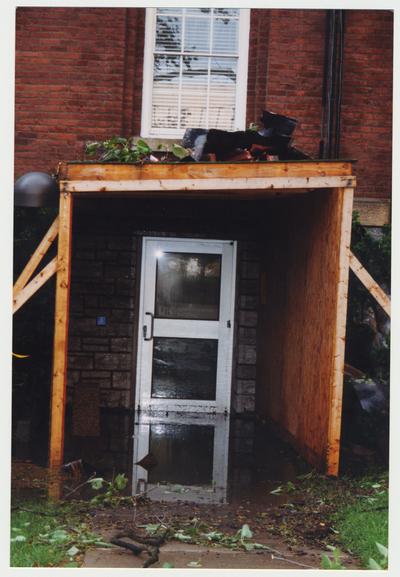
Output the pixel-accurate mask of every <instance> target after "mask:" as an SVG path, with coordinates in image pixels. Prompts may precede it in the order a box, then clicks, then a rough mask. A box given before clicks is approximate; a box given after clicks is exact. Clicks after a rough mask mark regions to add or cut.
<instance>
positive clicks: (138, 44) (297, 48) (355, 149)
mask: <svg viewBox="0 0 400 577" xmlns="http://www.w3.org/2000/svg"><path fill="white" fill-rule="evenodd" d="M144 21H145V11H144V9H143V8H66V7H63V8H55V7H53V8H31V7H21V8H18V9H17V29H16V99H15V114H16V116H15V121H16V134H15V137H16V140H15V173H16V176H20V175H21V174H23V173H24V172H27V171H29V170H45V171H50V170H53V169H54V168H55V167H56V165H57V163H58V162H59V161H61V160H74V159H81V158H82V155H83V146H84V142H85V141H87V140H93V139H104V138H107V137H109V136H112V135H115V134H123V135H127V136H130V135H132V134H139V133H140V117H141V99H142V75H143V70H142V68H143V46H144ZM325 28H326V12H325V10H266V9H252V12H251V29H250V45H249V50H250V51H249V66H248V87H247V121H248V122H253V121H257V119H258V117H259V115H260V112H261V111H262V110H263V109H264V108H268V109H270V110H273V111H275V112H278V113H283V114H287V115H291V116H294V117H295V118H297V119H298V120H299V123H300V124H299V127H298V129H297V131H296V136H295V143H296V145H298V146H299V147H300V148H303V149H304V150H305V151H306V152H308V153H309V154H311V155H317V154H318V150H319V142H320V138H321V130H320V126H321V121H322V108H321V106H322V93H323V78H324V74H323V64H324V51H325ZM392 35H393V13H392V12H391V11H389V10H346V11H345V44H344V62H343V74H344V76H343V95H342V122H341V129H342V136H341V150H340V156H341V157H342V158H352V159H358V163H357V165H356V171H357V175H358V188H357V191H356V193H357V195H358V196H361V197H365V196H370V197H374V198H389V197H390V193H391V139H392V134H391V115H390V111H391V103H392V67H393V59H392ZM244 97H245V95H244Z"/></svg>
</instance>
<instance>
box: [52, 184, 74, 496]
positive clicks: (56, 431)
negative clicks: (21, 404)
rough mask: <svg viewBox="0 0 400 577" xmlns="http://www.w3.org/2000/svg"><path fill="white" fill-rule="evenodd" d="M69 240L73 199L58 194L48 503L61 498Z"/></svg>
mask: <svg viewBox="0 0 400 577" xmlns="http://www.w3.org/2000/svg"><path fill="white" fill-rule="evenodd" d="M71 240H72V196H71V194H68V193H61V195H60V211H59V234H58V252H57V267H58V270H57V278H56V300H55V316H54V344H53V375H52V392H51V407H50V452H49V469H50V483H49V497H50V498H51V499H59V498H60V497H61V478H60V475H59V472H60V467H61V465H62V461H63V452H64V419H65V397H66V372H67V352H68V320H69V292H70V291H69V289H70V268H71V265H70V261H71Z"/></svg>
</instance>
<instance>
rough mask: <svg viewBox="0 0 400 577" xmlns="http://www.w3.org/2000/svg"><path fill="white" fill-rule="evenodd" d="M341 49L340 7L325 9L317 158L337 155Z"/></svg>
mask: <svg viewBox="0 0 400 577" xmlns="http://www.w3.org/2000/svg"><path fill="white" fill-rule="evenodd" d="M343 52H344V14H343V10H327V11H326V36H325V58H324V81H323V89H322V125H321V141H320V158H338V157H339V152H340V122H341V117H340V112H341V101H342V79H343Z"/></svg>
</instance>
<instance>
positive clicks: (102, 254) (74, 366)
mask: <svg viewBox="0 0 400 577" xmlns="http://www.w3.org/2000/svg"><path fill="white" fill-rule="evenodd" d="M214 236H215V235H214ZM138 244H139V237H138V236H136V235H135V234H134V233H133V232H131V234H128V233H127V232H125V231H123V233H122V234H116V232H115V231H111V230H110V231H108V232H102V233H101V234H100V233H97V234H93V233H92V232H91V231H86V232H85V229H84V227H81V230H79V231H77V233H76V235H75V237H74V246H73V257H72V281H71V303H70V331H69V356H68V383H67V393H68V395H67V396H68V406H69V412H70V413H72V415H71V417H72V421H71V423H70V425H69V428H70V435H69V437H68V439H67V454H68V455H69V456H70V458H71V459H73V458H77V455H76V451H78V452H79V453H80V454H82V451H83V453H85V454H86V453H87V454H88V455H89V457H90V456H92V455H94V454H95V453H96V451H97V450H98V447H101V448H102V449H101V451H100V453H101V454H100V453H99V454H98V455H97V457H96V462H98V463H99V464H100V465H99V466H101V465H103V466H106V467H107V468H109V469H110V468H115V467H116V466H117V464H118V466H119V467H120V470H122V469H121V466H122V464H123V463H124V462H125V461H124V459H125V460H126V459H127V456H128V453H129V451H128V448H129V443H130V429H129V427H131V426H133V408H134V389H135V355H136V350H135V347H134V331H135V323H136V318H135V310H136V309H135V307H136V301H137V299H138V298H139V295H138V294H135V291H136V282H137V275H138V274H140V272H139V271H137V270H136V263H137V251H138ZM258 294H259V260H258V249H257V244H256V243H255V242H252V241H241V242H239V244H238V264H237V293H236V308H237V310H236V322H235V337H236V338H235V340H236V342H235V347H234V366H233V383H232V409H233V413H234V414H244V413H246V414H249V415H253V414H254V411H255V387H256V361H257V359H256V331H257V308H258ZM98 317H105V318H106V325H105V326H99V325H98V324H97V323H96V319H98ZM87 387H89V388H90V387H92V390H93V388H94V390H95V393H96V394H95V396H94V397H93V402H94V403H98V407H97V408H94V409H93V407H92V409H93V410H97V411H98V412H99V413H98V414H99V432H98V433H96V435H97V436H96V435H95V436H94V437H93V438H90V435H88V437H87V438H85V437H82V436H77V435H74V424H73V421H74V418H76V417H74V411H76V408H75V407H74V395H75V394H78V395H79V391H83V390H87ZM82 418H84V416H82ZM116 420H121V422H122V423H125V424H123V426H122V425H121V426H122V428H121V427H119V429H118V428H117V429H118V430H117V429H116V428H115V426H114V425H115V421H116ZM113 423H114V425H113ZM96 439H97V443H96ZM235 442H236V443H240V442H241V441H240V440H237V441H235ZM246 442H248V439H247V440H246ZM235 451H236V450H235ZM117 468H118V467H117ZM124 470H127V471H128V470H129V464H128V463H127V462H126V465H125V468H124Z"/></svg>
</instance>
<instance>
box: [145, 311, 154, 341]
mask: <svg viewBox="0 0 400 577" xmlns="http://www.w3.org/2000/svg"><path fill="white" fill-rule="evenodd" d="M144 315H145V316H146V315H149V316H150V336H146V335H147V325H143V338H144V340H145V341H151V340H152V338H153V335H154V315H153V313H149V312H146V313H144Z"/></svg>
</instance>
